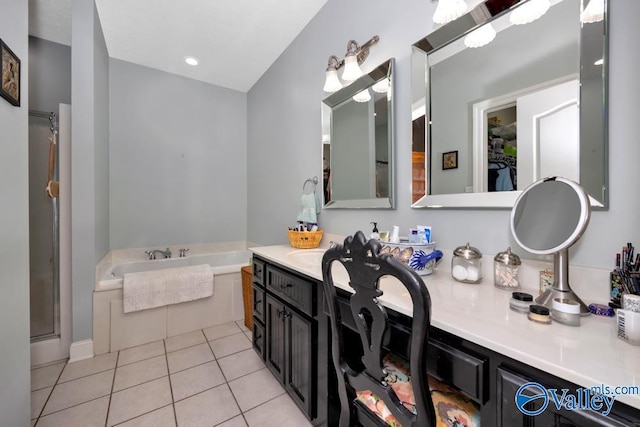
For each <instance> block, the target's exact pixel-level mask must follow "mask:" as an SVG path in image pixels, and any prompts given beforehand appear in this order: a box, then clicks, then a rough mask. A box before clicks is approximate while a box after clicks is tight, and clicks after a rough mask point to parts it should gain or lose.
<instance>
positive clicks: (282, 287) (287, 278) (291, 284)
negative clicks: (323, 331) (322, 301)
mask: <svg viewBox="0 0 640 427" xmlns="http://www.w3.org/2000/svg"><path fill="white" fill-rule="evenodd" d="M266 282H267V290H269V291H270V292H272V293H273V294H274V295H277V296H279V297H280V298H282V299H283V300H285V301H287V302H289V303H290V304H291V305H292V306H293V307H295V308H297V309H298V310H300V311H302V312H304V313H306V314H308V315H309V316H311V317H313V316H315V315H316V305H315V302H314V298H315V286H316V284H315V283H313V282H310V281H308V280H305V279H302V278H300V277H297V276H294V275H293V274H289V273H285V272H284V271H281V270H278V269H276V268H273V267H272V266H270V265H269V266H267V276H266Z"/></svg>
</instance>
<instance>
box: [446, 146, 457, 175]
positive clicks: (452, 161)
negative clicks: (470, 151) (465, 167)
mask: <svg viewBox="0 0 640 427" xmlns="http://www.w3.org/2000/svg"><path fill="white" fill-rule="evenodd" d="M448 169H458V150H456V151H447V152H446V153H442V170H448Z"/></svg>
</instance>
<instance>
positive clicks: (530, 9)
mask: <svg viewBox="0 0 640 427" xmlns="http://www.w3.org/2000/svg"><path fill="white" fill-rule="evenodd" d="M550 7H551V3H550V2H549V0H529V1H528V2H526V3H525V4H523V5H522V6H520V7H518V8H516V9H515V10H513V11H512V12H511V14H510V15H509V21H511V23H512V24H513V25H525V24H529V23H531V22H533V21H535V20H536V19H538V18H540V17H542V15H544V14H545V13H547V11H548V10H549V8H550Z"/></svg>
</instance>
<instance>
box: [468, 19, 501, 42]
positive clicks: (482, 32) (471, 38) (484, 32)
mask: <svg viewBox="0 0 640 427" xmlns="http://www.w3.org/2000/svg"><path fill="white" fill-rule="evenodd" d="M495 38H496V30H494V29H493V26H491V23H489V24H485V25H483V26H482V27H480V28H478V29H476V30H473V31H472V32H471V33H469V34H467V36H466V37H465V38H464V45H465V46H467V47H471V48H476V47H482V46H485V45H487V44H489V43H491V42H492V41H493V39H495Z"/></svg>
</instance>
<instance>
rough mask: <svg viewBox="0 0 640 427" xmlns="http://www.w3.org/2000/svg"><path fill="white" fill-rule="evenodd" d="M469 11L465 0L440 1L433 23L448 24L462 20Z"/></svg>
mask: <svg viewBox="0 0 640 427" xmlns="http://www.w3.org/2000/svg"><path fill="white" fill-rule="evenodd" d="M468 9H469V5H467V3H466V2H465V1H464V0H438V7H436V11H435V13H434V14H433V22H435V23H436V24H439V25H443V24H447V23H449V22H451V21H455V20H456V19H458V18H460V17H461V16H462V15H464V14H465V12H466V11H467V10H468Z"/></svg>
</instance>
